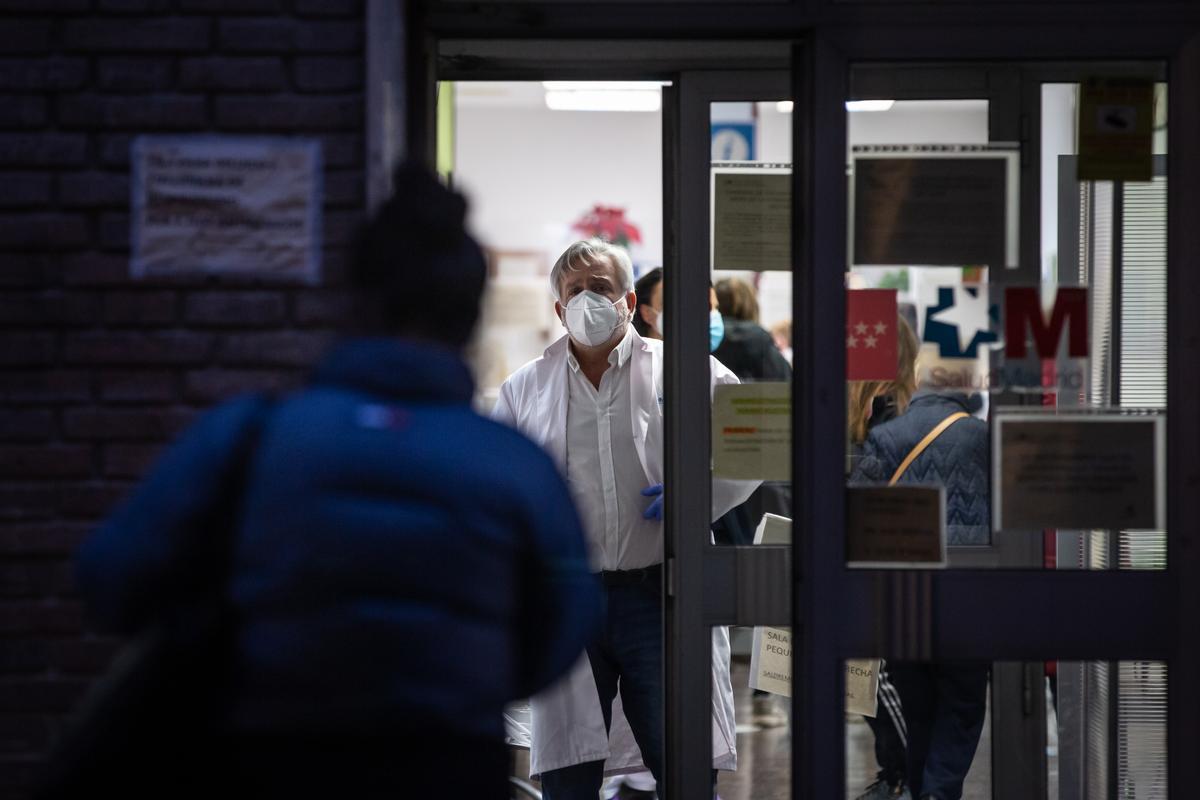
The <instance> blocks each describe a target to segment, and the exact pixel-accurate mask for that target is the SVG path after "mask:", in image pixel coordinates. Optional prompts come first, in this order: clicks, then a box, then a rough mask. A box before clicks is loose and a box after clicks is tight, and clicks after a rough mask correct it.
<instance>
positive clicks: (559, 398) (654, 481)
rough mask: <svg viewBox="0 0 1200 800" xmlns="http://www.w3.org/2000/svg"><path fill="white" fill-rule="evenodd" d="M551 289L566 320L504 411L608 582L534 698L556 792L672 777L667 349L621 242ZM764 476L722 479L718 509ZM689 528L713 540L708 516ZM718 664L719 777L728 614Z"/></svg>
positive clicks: (507, 386) (720, 377) (511, 385)
mask: <svg viewBox="0 0 1200 800" xmlns="http://www.w3.org/2000/svg"><path fill="white" fill-rule="evenodd" d="M550 289H551V291H552V293H553V294H554V297H555V299H556V302H555V305H554V309H555V312H556V313H557V314H558V317H559V319H561V320H562V323H563V327H565V328H566V333H565V334H564V335H563V336H562V337H561V338H560V339H559V340H558V341H556V342H554V343H553V344H551V345H550V347H548V348H547V349H546V351H545V353H543V354H542V356H541V357H540V358H537V359H535V360H533V361H531V362H529V363H528V364H526V365H525V366H523V367H521V368H520V369H519V370H517V371H516V372H515V373H514V374H513V375H512V376H511V377H509V379H508V380H507V381H505V382H504V384H503V385H502V386H501V387H500V397H499V400H498V401H497V403H496V407H495V409H494V411H493V417H494V418H495V419H498V420H500V421H502V422H505V423H507V424H509V425H513V426H514V427H516V428H518V429H519V430H521V431H523V432H524V433H526V434H527V435H528V436H530V438H532V439H534V440H535V441H537V442H539V443H540V444H542V446H544V447H545V448H546V449H547V450H548V451H549V452H550V454H551V455H552V456H553V457H554V459H555V461H556V462H557V463H558V465H559V468H560V469H561V470H562V472H563V474H564V475H566V477H567V483H568V485H569V486H570V487H571V490H572V492H573V494H574V496H575V498H576V500H577V501H578V503H579V507H580V511H581V513H582V516H583V519H584V528H585V530H586V532H587V535H588V544H589V546H590V553H591V562H592V568H593V569H594V570H595V571H597V572H598V573H599V574H600V578H601V583H602V584H603V585H604V590H605V597H606V600H607V610H606V616H605V621H604V633H603V635H602V636H601V638H600V639H599V640H597V641H596V642H594V643H592V644H591V645H589V646H588V648H587V657H586V658H582V659H580V660H579V662H578V663H577V664H576V665H575V668H574V669H573V670H572V671H571V673H570V674H569V675H568V677H567V678H566V679H565V680H564V681H562V682H560V683H558V684H556V685H555V686H554V687H552V688H551V689H549V690H548V691H546V692H543V693H542V694H541V695H538V696H535V697H534V698H532V703H531V710H532V739H533V744H532V752H531V756H530V772H531V774H534V775H540V776H541V781H542V790H543V792H544V796H545V798H546V800H596V797H597V794H598V793H599V791H600V787H601V783H602V782H603V778H604V775H605V774H606V773H608V774H618V773H623V772H634V771H638V770H640V769H642V768H643V766H644V767H648V768H649V769H650V771H651V772H652V773H653V775H654V778H655V780H656V781H657V783H658V784H659V785H660V786H661V785H662V778H663V772H662V768H663V642H662V631H663V627H662V626H663V615H662V602H663V524H662V520H663V450H662V448H663V405H664V403H663V348H662V342H660V341H657V340H654V339H645V338H642V336H640V335H639V334H638V333H637V332H636V331H635V330H634V328H633V326H632V325H631V319H632V318H633V317H634V315H635V313H636V312H637V303H638V300H637V297H636V295H635V294H634V282H633V269H632V266H631V264H630V262H629V256H628V254H627V253H626V252H625V251H624V250H622V249H621V248H619V247H616V246H614V245H611V244H608V243H606V242H603V241H599V240H594V239H593V240H588V241H581V242H576V243H575V244H572V245H571V246H570V247H568V248H567V249H566V251H565V252H564V253H563V254H562V255H561V256H560V257H559V259H558V261H557V262H556V263H555V264H554V268H553V269H552V270H551V272H550ZM660 308H661V306H660ZM709 378H710V383H709V388H710V391H711V390H712V389H713V388H714V387H715V386H716V385H717V384H724V383H737V377H736V376H735V375H734V374H733V373H732V372H730V371H729V370H727V369H726V368H725V367H724V366H722V365H721V364H720V363H719V362H718V361H717V360H716V359H713V358H710V359H709ZM756 486H758V481H730V480H714V481H713V482H712V507H711V508H710V509H709V512H710V516H709V519H716V518H717V517H719V516H720V515H721V514H723V513H724V512H725V511H727V510H729V509H730V508H732V507H733V506H735V505H737V504H738V503H741V502H743V501H744V500H745V499H746V498H747V497H748V496H749V495H750V493H751V492H752V491H753V490H754V488H755V487H756ZM678 491H685V487H678ZM682 533H683V535H688V536H704V537H705V538H706V539H709V540H710V541H711V533H710V531H708V530H707V529H705V530H699V531H683V532H682ZM697 666H698V667H700V666H701V665H697ZM711 669H712V680H713V703H712V720H713V726H712V736H713V761H712V767H713V784H714V788H715V783H716V770H717V769H733V768H735V766H736V764H737V739H736V734H735V726H734V719H733V686H732V684H731V683H730V678H729V635H728V631H727V630H726V629H725V628H723V627H718V628H714V629H713V648H712V664H711ZM618 694H619V701H620V704H619V705H618V704H617V703H616V702H615V701H616V700H617V699H618ZM697 766H699V765H697Z"/></svg>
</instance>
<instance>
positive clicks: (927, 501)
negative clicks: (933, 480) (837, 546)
mask: <svg viewBox="0 0 1200 800" xmlns="http://www.w3.org/2000/svg"><path fill="white" fill-rule="evenodd" d="M945 522H946V512H945V493H944V492H943V490H942V488H941V487H937V486H853V487H849V488H847V489H846V562H847V564H848V565H849V566H855V567H894V566H901V567H914V566H920V567H940V566H945V563H946V525H945Z"/></svg>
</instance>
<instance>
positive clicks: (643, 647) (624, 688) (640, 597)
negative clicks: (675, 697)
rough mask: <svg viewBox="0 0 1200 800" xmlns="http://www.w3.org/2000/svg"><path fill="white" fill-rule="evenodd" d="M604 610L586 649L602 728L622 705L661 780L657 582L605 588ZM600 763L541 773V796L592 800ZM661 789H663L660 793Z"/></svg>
mask: <svg viewBox="0 0 1200 800" xmlns="http://www.w3.org/2000/svg"><path fill="white" fill-rule="evenodd" d="M606 593H607V595H608V611H607V616H606V619H605V623H604V632H603V634H602V635H601V637H600V639H599V641H597V642H596V643H595V644H592V645H590V646H589V647H588V649H587V653H588V660H589V661H590V662H591V665H592V675H593V677H594V678H595V679H596V692H597V694H598V695H599V696H600V710H601V711H602V712H603V714H604V727H605V728H606V729H608V728H611V727H612V703H613V698H615V697H616V695H617V691H618V688H619V689H620V692H621V704H622V707H623V708H624V711H625V718H626V719H628V720H629V727H630V728H631V729H632V730H633V738H634V739H635V740H636V741H637V744H638V748H639V749H640V750H641V751H642V760H643V761H645V763H646V766H647V767H648V768H649V769H650V772H651V773H653V774H654V780H656V781H658V782H659V784H660V785H661V784H662V766H663V641H662V639H663V627H662V626H663V620H662V587H661V585H660V584H659V583H658V581H647V582H645V583H639V584H634V585H629V586H612V587H609V588H607V589H606ZM603 782H604V762H603V761H588V762H585V763H583V764H575V765H573V766H570V767H563V768H562V769H555V770H550V771H548V772H543V773H542V796H543V798H544V799H545V800H596V796H597V794H598V793H599V792H600V785H601V784H602V783H603ZM660 793H661V792H660Z"/></svg>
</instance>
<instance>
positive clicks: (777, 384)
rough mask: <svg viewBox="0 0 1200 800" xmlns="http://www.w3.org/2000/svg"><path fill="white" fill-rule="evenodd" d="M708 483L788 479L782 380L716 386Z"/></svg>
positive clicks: (786, 388)
mask: <svg viewBox="0 0 1200 800" xmlns="http://www.w3.org/2000/svg"><path fill="white" fill-rule="evenodd" d="M712 426H713V434H712V459H713V477H714V478H733V479H737V480H769V481H786V480H791V477H792V386H791V384H790V383H788V382H786V381H771V382H767V383H738V384H733V385H722V386H718V387H717V388H716V390H715V391H714V392H713V401H712Z"/></svg>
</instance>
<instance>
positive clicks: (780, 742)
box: [517, 658, 1057, 800]
mask: <svg viewBox="0 0 1200 800" xmlns="http://www.w3.org/2000/svg"><path fill="white" fill-rule="evenodd" d="M732 667H733V668H732V677H733V692H734V707H735V714H736V717H737V719H738V721H739V723H740V724H739V725H738V768H737V771H736V772H722V773H720V777H719V780H718V792H719V794H720V796H721V798H722V800H788V798H789V795H790V788H789V787H790V781H791V736H790V733H789V728H788V727H786V726H785V727H781V728H769V729H765V730H760V729H758V728H756V727H754V726H753V725H752V724H750V720H751V719H752V717H753V714H752V708H751V706H752V695H751V690H750V688H749V686H748V685H747V675H748V671H749V665H748V664H747V662H746V661H744V660H740V659H736V658H735V660H734V662H733V665H732ZM845 736H846V797H847V798H854V797H856V796H857V795H858V794H859V793H860V792H862V790H863V789H864V788H865V787H866V786H867V784H869V783H871V781H873V780H874V779H875V770H876V766H875V755H874V739H873V738H872V736H871V729H870V728H868V727H867V724H866V723H865V722H864V721H863V720H862V718H861V717H848V718H847V720H846V729H845ZM1052 744H1053V745H1057V742H1056V741H1053V742H1052ZM991 749H992V747H991V719H990V714H989V718H988V719H987V720H986V721H985V723H984V727H983V737H982V738H981V739H980V742H979V750H978V752H977V753H976V755H975V761H974V763H973V764H972V765H971V771H970V773H969V774H968V775H967V781H966V784H965V786H964V788H963V800H991V796H992V791H991V784H992V756H991ZM521 762H522V763H521V765H520V766H518V770H522V769H524V770H526V771H518V773H517V774H520V775H527V774H528V772H527V769H528V766H527V765H528V760H527V758H524V757H522V759H521ZM1056 762H1057V758H1053V757H1052V758H1051V759H1050V768H1051V774H1050V778H1051V783H1052V784H1053V783H1055V782H1056V777H1057V763H1056ZM1056 796H1057V792H1053V791H1052V793H1051V798H1050V800H1054V798H1055V797H1056Z"/></svg>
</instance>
